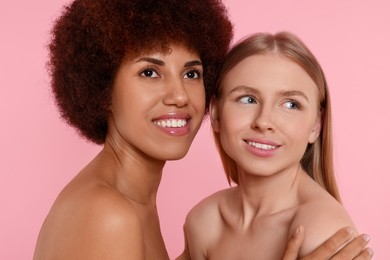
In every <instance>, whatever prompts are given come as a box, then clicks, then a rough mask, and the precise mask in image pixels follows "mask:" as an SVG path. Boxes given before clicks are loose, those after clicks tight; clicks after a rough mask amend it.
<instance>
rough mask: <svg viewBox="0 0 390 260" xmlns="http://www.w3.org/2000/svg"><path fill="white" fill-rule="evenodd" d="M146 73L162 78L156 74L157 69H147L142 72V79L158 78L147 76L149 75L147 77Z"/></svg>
mask: <svg viewBox="0 0 390 260" xmlns="http://www.w3.org/2000/svg"><path fill="white" fill-rule="evenodd" d="M146 72H152V75H153V74H156V75H157V77H158V76H160V75H159V74H158V73H157V72H156V69H154V68H145V69H144V70H142V71H141V73H140V76H141V77H145V78H156V76H147V75H145V73H146Z"/></svg>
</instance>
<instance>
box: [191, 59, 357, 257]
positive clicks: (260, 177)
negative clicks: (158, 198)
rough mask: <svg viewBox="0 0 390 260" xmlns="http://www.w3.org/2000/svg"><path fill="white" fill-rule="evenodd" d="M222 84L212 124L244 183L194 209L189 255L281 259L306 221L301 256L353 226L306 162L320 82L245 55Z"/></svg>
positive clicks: (315, 131) (287, 64)
mask: <svg viewBox="0 0 390 260" xmlns="http://www.w3.org/2000/svg"><path fill="white" fill-rule="evenodd" d="M259 68H261V69H259ZM221 86H222V87H221V88H222V89H221V96H220V98H219V99H218V100H214V101H213V102H212V105H211V122H212V126H213V130H214V131H216V132H218V133H219V134H220V138H221V143H222V146H223V149H224V150H225V152H226V153H227V154H228V155H229V156H230V157H231V158H232V159H233V160H235V161H236V163H237V164H238V167H239V181H240V185H239V186H237V187H233V188H230V189H227V190H223V191H220V192H217V193H216V194H214V195H212V196H210V197H208V198H206V199H205V200H203V201H202V202H200V203H199V204H198V205H197V206H195V207H194V208H193V209H192V210H191V212H190V213H189V215H188V216H187V220H186V224H185V234H186V242H187V254H188V255H187V256H189V257H190V258H191V259H195V260H198V259H257V258H258V256H259V252H262V253H261V258H262V259H270V260H271V259H281V258H282V257H283V251H284V249H285V248H286V245H287V244H288V239H289V238H290V237H292V236H293V235H294V232H295V231H296V230H297V228H298V230H299V226H300V225H303V226H304V227H305V230H306V234H305V239H304V240H303V242H302V244H301V248H300V249H299V252H298V256H299V257H303V256H305V255H309V254H310V253H311V252H313V253H312V254H314V256H315V255H316V254H319V253H321V251H317V252H316V251H315V249H316V248H317V247H318V246H320V245H321V244H322V243H324V241H325V240H326V239H327V238H328V237H330V236H331V235H333V234H334V233H335V232H336V231H337V230H339V229H341V228H342V227H344V226H351V227H354V225H353V222H352V220H351V219H350V217H349V215H348V214H347V212H346V211H345V210H344V208H343V207H342V206H341V205H340V204H339V203H338V202H337V201H336V200H335V199H334V198H333V197H332V196H330V195H329V194H328V193H327V192H326V191H324V190H323V189H322V188H321V187H320V186H319V185H318V184H317V183H315V182H314V181H313V180H312V179H311V178H310V177H309V176H308V175H307V174H306V173H305V172H304V170H303V169H302V167H301V166H300V160H301V158H302V156H303V153H304V152H305V149H306V146H307V144H308V143H314V142H315V141H316V139H317V138H318V135H319V133H320V131H321V119H320V111H319V104H318V93H317V91H318V90H317V87H316V85H315V83H314V82H313V81H312V79H311V78H310V77H309V75H307V73H306V72H305V71H304V70H303V69H302V68H301V67H300V66H299V65H297V64H296V63H294V62H292V61H290V60H288V59H286V58H284V57H282V56H280V55H279V54H267V55H253V56H250V57H248V58H245V59H244V60H243V61H241V62H240V63H238V64H237V65H236V66H235V67H234V68H232V69H231V70H230V71H229V72H228V73H227V74H226V76H225V78H224V79H223V81H222V84H221ZM204 230H207V232H204ZM352 231H353V233H354V234H357V231H356V229H355V228H352ZM325 246H329V244H327V243H325ZM271 248H272V250H270V249H271ZM318 252H319V253H318ZM328 255H332V254H328ZM340 256H341V255H340ZM308 257H309V256H308ZM308 259H310V258H308ZM317 259H318V258H317Z"/></svg>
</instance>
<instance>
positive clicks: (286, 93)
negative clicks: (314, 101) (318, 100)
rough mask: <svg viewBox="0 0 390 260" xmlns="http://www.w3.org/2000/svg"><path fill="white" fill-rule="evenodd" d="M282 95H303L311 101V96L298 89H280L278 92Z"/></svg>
mask: <svg viewBox="0 0 390 260" xmlns="http://www.w3.org/2000/svg"><path fill="white" fill-rule="evenodd" d="M278 94H279V95H280V96H284V97H291V96H301V97H303V98H304V99H306V101H308V102H309V98H308V97H307V96H306V95H305V93H303V92H302V91H298V90H286V91H280V92H279V93H278Z"/></svg>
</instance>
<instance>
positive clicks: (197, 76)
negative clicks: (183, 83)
mask: <svg viewBox="0 0 390 260" xmlns="http://www.w3.org/2000/svg"><path fill="white" fill-rule="evenodd" d="M146 72H152V76H147V75H146V74H145V73H146ZM189 73H194V74H196V75H195V76H194V77H192V78H190V77H188V74H189ZM154 74H156V75H154ZM140 76H141V77H145V78H156V77H159V76H160V74H159V73H158V72H157V71H156V69H154V68H146V69H144V70H142V71H141V73H140ZM184 78H187V79H201V78H202V73H201V72H200V71H199V70H197V69H192V70H190V71H187V72H186V73H184Z"/></svg>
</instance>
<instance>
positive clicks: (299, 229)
mask: <svg viewBox="0 0 390 260" xmlns="http://www.w3.org/2000/svg"><path fill="white" fill-rule="evenodd" d="M301 230H302V226H301V225H299V226H298V227H297V230H296V231H295V234H299V232H301Z"/></svg>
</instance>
